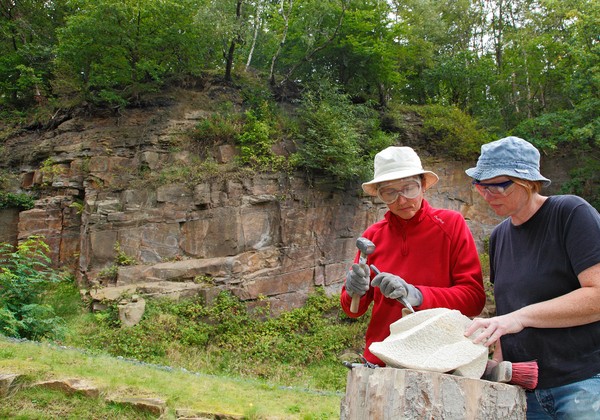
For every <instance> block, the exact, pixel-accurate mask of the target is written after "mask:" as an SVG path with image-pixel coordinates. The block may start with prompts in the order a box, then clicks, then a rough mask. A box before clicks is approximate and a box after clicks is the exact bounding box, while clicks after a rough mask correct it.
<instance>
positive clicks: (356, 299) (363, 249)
mask: <svg viewBox="0 0 600 420" xmlns="http://www.w3.org/2000/svg"><path fill="white" fill-rule="evenodd" d="M356 247H357V248H358V249H359V250H360V258H359V260H358V262H359V263H360V264H366V263H367V256H368V255H369V254H372V253H373V251H375V244H374V243H373V242H371V241H370V240H368V239H367V238H363V237H362V236H361V237H360V238H358V239H357V240H356ZM359 304H360V296H358V295H354V296H352V303H351V304H350V312H352V313H353V314H355V313H357V312H358V305H359Z"/></svg>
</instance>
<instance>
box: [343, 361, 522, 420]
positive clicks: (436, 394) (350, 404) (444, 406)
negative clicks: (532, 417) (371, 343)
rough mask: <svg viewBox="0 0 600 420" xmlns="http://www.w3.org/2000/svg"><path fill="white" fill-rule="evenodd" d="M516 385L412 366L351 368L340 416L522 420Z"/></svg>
mask: <svg viewBox="0 0 600 420" xmlns="http://www.w3.org/2000/svg"><path fill="white" fill-rule="evenodd" d="M526 407H527V406H526V399H525V391H524V390H523V389H522V388H521V387H518V386H515V385H509V384H504V383H499V382H489V381H484V380H481V379H472V378H465V377H461V376H456V375H448V374H443V373H437V372H427V371H418V370H412V369H396V368H387V367H386V368H375V369H371V368H368V367H362V366H359V367H355V368H353V369H352V370H351V371H350V372H349V373H348V378H347V382H346V395H345V396H344V398H343V399H342V403H341V411H340V419H341V420H366V419H369V420H385V419H390V420H391V419H394V420H399V419H411V420H412V419H444V420H453V419H457V420H458V419H460V420H471V419H472V420H492V419H502V420H511V419H515V420H517V419H519V420H521V419H525V417H526V416H525V413H526Z"/></svg>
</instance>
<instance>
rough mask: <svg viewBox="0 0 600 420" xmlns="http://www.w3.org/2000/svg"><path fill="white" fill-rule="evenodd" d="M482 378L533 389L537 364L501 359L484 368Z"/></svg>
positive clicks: (536, 380) (535, 381) (535, 382)
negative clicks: (495, 363)
mask: <svg viewBox="0 0 600 420" xmlns="http://www.w3.org/2000/svg"><path fill="white" fill-rule="evenodd" d="M482 379H485V380H487V381H494V382H503V383H509V384H513V385H518V386H520V387H522V388H525V389H535V387H536V386H537V382H538V364H537V362H536V361H535V360H532V361H530V362H515V363H511V362H507V361H502V362H500V363H498V364H497V365H495V366H493V367H491V368H489V369H487V368H486V370H485V373H484V374H483V377H482Z"/></svg>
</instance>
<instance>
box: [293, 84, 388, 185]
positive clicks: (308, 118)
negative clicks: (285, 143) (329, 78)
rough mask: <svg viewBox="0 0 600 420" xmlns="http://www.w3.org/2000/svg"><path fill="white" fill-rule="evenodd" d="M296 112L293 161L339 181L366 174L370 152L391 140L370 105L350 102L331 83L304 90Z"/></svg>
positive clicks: (381, 147)
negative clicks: (296, 128) (295, 147)
mask: <svg viewBox="0 0 600 420" xmlns="http://www.w3.org/2000/svg"><path fill="white" fill-rule="evenodd" d="M299 116H300V127H299V133H298V135H297V138H298V152H297V154H296V156H295V157H294V160H295V162H297V165H298V166H301V167H304V168H305V169H307V170H309V171H310V172H313V173H316V174H326V175H331V176H333V177H334V178H335V179H336V180H339V181H342V182H344V181H353V180H357V179H366V178H368V177H369V176H370V175H371V174H372V169H373V157H374V155H375V154H376V153H377V152H379V151H380V150H381V149H383V148H385V147H387V146H390V145H391V144H393V143H394V138H393V137H391V136H389V135H387V134H386V133H384V132H383V131H381V130H380V128H379V121H378V118H377V116H376V114H375V113H374V111H373V110H372V109H370V108H369V107H368V106H366V105H354V104H352V102H351V101H350V99H349V97H348V96H347V95H344V94H341V93H338V92H336V91H335V90H334V89H333V88H332V87H327V86H325V87H324V88H323V90H322V91H320V92H318V93H311V92H308V93H307V94H305V95H304V98H303V102H302V105H301V108H300V114H299Z"/></svg>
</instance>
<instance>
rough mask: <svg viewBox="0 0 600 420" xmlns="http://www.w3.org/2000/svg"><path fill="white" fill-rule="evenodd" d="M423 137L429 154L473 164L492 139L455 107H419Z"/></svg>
mask: <svg viewBox="0 0 600 420" xmlns="http://www.w3.org/2000/svg"><path fill="white" fill-rule="evenodd" d="M417 112H418V113H419V114H420V115H421V116H422V117H423V135H424V136H425V137H426V138H427V141H428V145H429V146H430V147H429V150H430V151H432V152H436V153H439V154H445V155H447V156H450V157H452V158H454V159H458V160H472V159H476V158H477V156H478V155H479V151H480V148H481V145H482V144H484V143H487V142H488V141H489V140H490V138H489V136H488V135H487V134H486V132H485V131H484V130H481V129H479V128H477V124H476V121H475V120H474V119H472V118H471V117H470V116H468V115H467V114H465V113H464V112H462V111H461V110H460V109H458V108H456V107H448V106H442V105H429V106H424V107H419V108H418V110H417Z"/></svg>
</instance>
